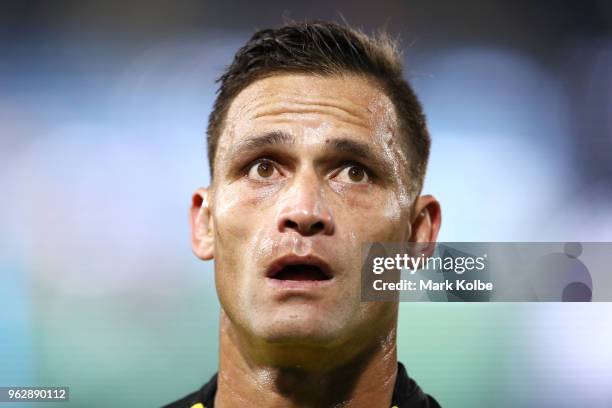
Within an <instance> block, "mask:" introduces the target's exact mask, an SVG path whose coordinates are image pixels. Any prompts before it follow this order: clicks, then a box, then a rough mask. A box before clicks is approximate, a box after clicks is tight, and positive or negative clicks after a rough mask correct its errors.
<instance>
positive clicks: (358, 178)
mask: <svg viewBox="0 0 612 408" xmlns="http://www.w3.org/2000/svg"><path fill="white" fill-rule="evenodd" d="M336 179H337V180H338V181H341V182H343V183H352V184H363V183H368V182H370V176H369V175H368V172H367V170H366V169H365V168H364V167H363V166H359V165H357V164H351V165H348V166H346V167H345V168H343V169H342V170H340V172H339V173H338V175H337V176H336Z"/></svg>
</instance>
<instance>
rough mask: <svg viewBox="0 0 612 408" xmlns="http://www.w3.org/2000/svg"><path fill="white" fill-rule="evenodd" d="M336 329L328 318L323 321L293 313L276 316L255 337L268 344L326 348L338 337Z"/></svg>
mask: <svg viewBox="0 0 612 408" xmlns="http://www.w3.org/2000/svg"><path fill="white" fill-rule="evenodd" d="M338 327H339V325H335V324H334V323H333V322H332V321H330V320H329V316H326V319H325V320H323V319H321V317H320V316H308V315H304V314H298V313H294V314H287V315H286V316H276V317H275V318H274V319H271V320H268V321H267V322H266V324H265V325H263V326H262V327H260V328H259V330H255V332H256V335H257V337H259V338H261V339H263V340H264V341H265V342H267V343H269V344H277V345H281V346H282V345H287V346H294V347H295V346H304V347H309V346H310V347H327V346H330V345H332V344H333V343H334V342H335V341H337V339H338V338H339V337H340V333H339V332H338V330H337V328H338Z"/></svg>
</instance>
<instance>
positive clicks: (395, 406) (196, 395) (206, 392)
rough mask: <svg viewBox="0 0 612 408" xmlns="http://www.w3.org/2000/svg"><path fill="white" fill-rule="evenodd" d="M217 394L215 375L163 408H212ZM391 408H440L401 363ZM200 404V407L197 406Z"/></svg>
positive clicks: (398, 368)
mask: <svg viewBox="0 0 612 408" xmlns="http://www.w3.org/2000/svg"><path fill="white" fill-rule="evenodd" d="M216 393H217V374H215V375H213V376H212V378H211V379H210V381H208V382H207V383H206V384H204V386H202V388H200V389H199V390H198V391H196V392H193V393H191V394H189V395H187V396H186V397H184V398H181V399H180V400H178V401H175V402H173V403H171V404H168V405H166V406H164V408H214V406H215V394H216ZM392 401H393V402H392V404H391V407H392V408H441V407H440V404H438V402H437V401H436V400H435V399H434V398H433V397H431V396H430V395H427V394H425V393H424V392H423V391H422V390H421V387H419V386H418V384H417V383H416V382H415V381H414V380H413V379H412V378H410V377H408V373H407V372H406V369H405V368H404V365H403V364H402V363H398V364H397V378H396V379H395V387H394V389H393V400H392ZM198 404H200V405H198Z"/></svg>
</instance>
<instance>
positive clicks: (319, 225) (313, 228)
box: [310, 221, 325, 232]
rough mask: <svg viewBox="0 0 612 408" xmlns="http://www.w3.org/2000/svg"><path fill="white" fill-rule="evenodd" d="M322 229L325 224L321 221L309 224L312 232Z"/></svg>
mask: <svg viewBox="0 0 612 408" xmlns="http://www.w3.org/2000/svg"><path fill="white" fill-rule="evenodd" d="M324 229H325V225H323V222H322V221H318V222H315V223H314V224H312V225H311V226H310V231H312V232H318V231H322V230H324Z"/></svg>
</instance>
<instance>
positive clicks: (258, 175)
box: [247, 160, 280, 180]
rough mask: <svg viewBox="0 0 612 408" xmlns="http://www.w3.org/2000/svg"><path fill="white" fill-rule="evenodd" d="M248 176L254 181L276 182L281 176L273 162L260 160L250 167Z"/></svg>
mask: <svg viewBox="0 0 612 408" xmlns="http://www.w3.org/2000/svg"><path fill="white" fill-rule="evenodd" d="M247 176H248V178H250V179H254V180H274V179H276V178H278V177H279V176H280V173H279V171H278V170H277V169H276V167H275V166H274V163H272V162H271V161H269V160H259V161H256V162H255V163H253V164H252V165H251V166H250V167H249V171H248V175H247Z"/></svg>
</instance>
